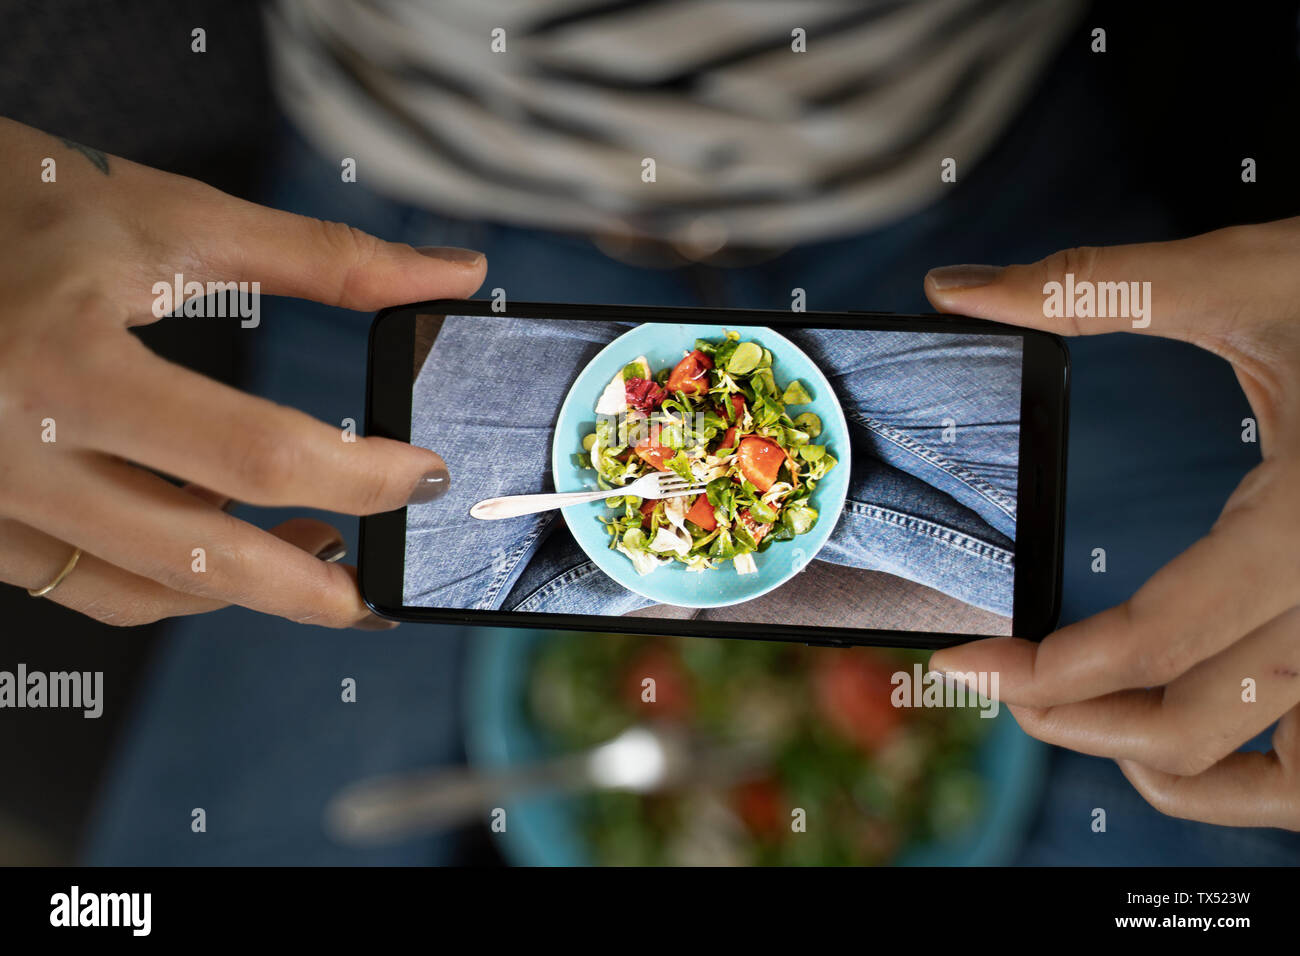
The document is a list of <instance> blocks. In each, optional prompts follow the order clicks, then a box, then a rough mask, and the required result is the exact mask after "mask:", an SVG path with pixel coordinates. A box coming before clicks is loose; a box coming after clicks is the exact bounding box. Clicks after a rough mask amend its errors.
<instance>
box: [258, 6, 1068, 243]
mask: <svg viewBox="0 0 1300 956" xmlns="http://www.w3.org/2000/svg"><path fill="white" fill-rule="evenodd" d="M1079 10H1080V3H1079V2H1078V0H924V2H910V3H905V2H897V0H798V2H781V0H442V2H436V0H428V2H421V0H279V2H278V3H277V4H276V5H275V6H273V7H272V8H271V9H270V13H269V15H268V22H269V32H270V37H271V47H272V65H273V77H274V81H275V84H276V88H277V91H278V92H279V94H280V98H281V101H282V103H283V104H284V106H285V108H286V109H287V110H288V112H289V114H290V116H291V117H292V118H293V119H294V121H295V122H296V123H297V125H298V126H299V127H300V128H301V129H302V131H303V132H304V133H305V134H306V135H307V136H308V138H309V139H311V140H312V141H313V142H314V143H315V145H316V146H317V147H318V148H319V149H321V150H322V151H323V152H324V153H325V154H326V155H330V156H337V157H339V159H340V161H341V160H342V158H344V157H350V158H353V159H355V160H356V162H357V171H358V179H359V180H361V181H363V182H366V183H368V184H370V185H371V186H373V187H375V188H377V189H379V190H381V191H383V192H385V193H387V194H390V195H393V196H396V197H398V198H402V199H405V200H408V201H411V202H413V203H416V204H418V205H421V206H424V207H426V208H430V209H434V210H437V211H440V212H444V213H448V214H452V215H456V216H461V217H466V218H473V219H486V220H490V221H496V222H506V223H513V224H521V225H528V226H539V227H545V228H551V229H559V230H565V231H578V232H583V233H588V234H612V235H624V236H632V237H644V238H651V239H656V240H663V241H667V242H670V243H673V244H675V245H678V246H685V247H689V248H692V249H700V248H704V249H707V248H710V247H711V248H719V247H722V246H724V245H726V246H731V247H742V248H746V247H756V248H775V247H784V246H788V245H791V244H794V243H798V242H803V241H809V240H815V239H824V238H829V237H833V236H837V235H843V234H848V233H852V232H857V231H861V230H863V229H867V228H870V227H873V226H877V225H881V224H884V223H886V222H888V221H890V220H892V219H895V218H898V217H900V216H903V215H905V214H907V213H909V212H911V211H914V210H916V209H918V208H920V207H922V206H924V205H926V204H927V203H929V202H931V201H933V200H935V199H936V198H937V197H938V196H939V195H940V192H941V190H943V189H945V188H951V187H950V186H948V185H946V183H945V182H944V181H943V179H942V178H941V170H942V168H943V165H944V161H945V160H946V159H951V160H953V161H954V163H955V167H956V172H957V174H958V175H959V176H960V175H962V174H964V173H965V172H967V171H969V170H970V169H971V168H972V166H973V164H975V163H976V162H978V160H979V159H980V157H981V156H982V155H983V154H984V153H985V152H986V151H987V150H988V149H989V148H990V147H991V146H992V144H993V143H994V142H995V141H996V139H997V137H998V135H999V134H1000V133H1001V132H1002V131H1003V129H1004V128H1005V127H1006V125H1007V124H1008V122H1009V121H1010V119H1011V117H1012V115H1013V114H1014V112H1015V110H1016V109H1017V108H1018V106H1020V105H1021V103H1022V101H1023V100H1024V99H1025V97H1026V96H1027V94H1028V92H1029V91H1030V90H1031V89H1032V87H1033V85H1034V82H1035V81H1036V79H1037V77H1038V74H1039V73H1040V72H1041V70H1042V69H1043V67H1044V65H1045V63H1046V62H1047V61H1048V59H1049V58H1050V57H1051V56H1052V55H1053V54H1054V53H1055V51H1056V49H1057V47H1058V46H1059V44H1060V42H1061V40H1062V39H1063V37H1064V35H1065V34H1066V32H1067V31H1069V30H1070V29H1071V28H1072V27H1073V25H1074V23H1075V21H1076V19H1077V16H1078V13H1079Z"/></svg>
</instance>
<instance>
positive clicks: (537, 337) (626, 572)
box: [372, 309, 1042, 641]
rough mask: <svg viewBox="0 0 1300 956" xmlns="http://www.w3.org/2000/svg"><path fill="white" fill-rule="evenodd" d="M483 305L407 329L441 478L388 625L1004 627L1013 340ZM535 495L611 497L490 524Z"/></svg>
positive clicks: (416, 318) (999, 335)
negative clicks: (444, 483)
mask: <svg viewBox="0 0 1300 956" xmlns="http://www.w3.org/2000/svg"><path fill="white" fill-rule="evenodd" d="M476 311H479V312H483V313H485V314H473V315H470V314H450V313H447V314H441V313H435V312H429V311H416V312H414V313H412V314H411V316H410V317H409V319H408V321H407V322H406V323H405V324H404V325H403V327H402V328H403V331H402V332H401V333H400V334H402V335H404V336H409V339H410V349H409V352H406V353H405V354H404V355H403V362H404V361H405V358H407V357H409V359H410V364H409V366H405V367H406V368H409V381H408V382H406V383H404V387H405V388H406V389H409V395H408V396H407V397H408V401H409V420H408V427H409V431H408V435H407V436H402V437H407V438H408V439H409V441H410V442H411V443H413V444H415V445H419V446H422V447H426V448H431V449H434V450H436V451H438V453H439V454H440V455H442V457H443V458H444V460H445V461H446V462H447V464H448V468H449V471H450V473H451V483H450V488H449V490H448V492H447V493H446V494H445V495H443V496H442V497H440V498H438V499H437V500H434V501H431V502H428V503H425V504H420V505H413V506H409V507H407V508H406V509H405V511H404V513H403V514H404V517H403V519H402V527H401V544H400V550H401V560H400V562H397V561H392V562H390V563H389V566H390V567H391V568H392V569H393V572H394V573H395V572H396V569H397V568H398V567H399V566H400V604H401V606H402V607H403V608H404V609H431V610H432V609H436V610H440V611H453V612H455V611H462V612H489V613H491V614H494V615H497V616H498V619H499V620H507V619H508V620H509V622H510V623H528V620H529V618H530V617H533V618H537V619H540V616H546V619H547V620H549V621H551V622H554V621H557V620H565V621H569V622H582V621H583V620H585V619H591V620H592V621H595V620H596V619H600V620H603V621H604V622H606V626H608V623H609V621H610V619H617V618H630V619H640V620H636V621H633V620H629V621H627V622H625V624H626V627H627V629H638V628H642V627H644V625H647V624H651V623H653V622H658V623H657V624H656V628H657V629H663V628H665V627H669V626H670V625H667V624H664V623H663V622H678V623H679V625H683V626H687V630H688V631H690V632H693V633H707V632H709V631H710V629H716V630H718V631H719V632H725V633H730V634H732V635H737V634H739V635H740V636H747V635H746V633H745V631H746V629H749V631H750V633H751V634H752V635H753V636H760V634H762V635H766V634H769V633H775V632H776V631H780V632H781V633H782V634H783V635H784V636H787V637H788V636H791V635H792V634H795V633H797V634H798V636H800V637H801V638H803V639H807V640H810V641H815V640H817V638H818V636H819V635H822V634H836V635H840V636H843V634H844V633H845V632H847V631H848V630H854V631H860V630H867V631H892V632H900V631H901V632H908V631H912V632H923V633H928V634H946V635H988V636H992V635H1009V634H1012V633H1013V632H1014V627H1013V624H1014V621H1015V615H1016V607H1017V574H1018V567H1019V564H1018V560H1017V558H1018V541H1019V540H1020V539H1021V534H1022V532H1021V531H1020V530H1019V529H1018V517H1019V514H1020V500H1021V497H1022V495H1021V492H1022V489H1021V487H1020V484H1021V482H1022V480H1023V476H1022V464H1023V463H1022V453H1023V452H1024V448H1023V443H1022V432H1023V431H1024V429H1022V408H1023V406H1024V400H1025V335H1023V334H1019V333H1016V332H1008V331H1006V330H1005V329H1004V328H1000V327H999V328H998V329H997V330H996V331H993V332H976V331H967V330H961V331H956V330H948V329H942V330H935V329H934V328H922V329H918V330H915V331H913V330H910V329H908V328H907V327H906V326H899V327H895V328H856V327H843V326H841V327H833V326H832V325H830V324H829V323H828V324H827V327H818V326H817V324H816V319H815V318H813V319H811V320H810V324H807V325H799V326H796V325H794V324H793V323H791V322H789V321H788V320H787V321H786V324H784V325H781V326H780V327H776V324H775V323H773V322H768V323H765V324H764V323H758V322H754V321H753V320H752V319H753V317H754V316H756V315H757V316H762V315H763V314H762V313H737V314H735V315H734V316H733V315H731V314H729V313H720V312H713V313H707V312H706V313H702V314H700V315H693V316H691V317H690V321H676V320H675V319H676V318H677V316H671V317H670V320H666V321H640V320H639V319H638V318H633V317H629V316H626V315H624V314H622V313H621V311H620V310H617V309H611V310H607V311H605V312H603V313H602V312H601V311H599V310H595V309H579V310H578V314H577V315H574V314H572V313H571V312H566V314H565V315H563V316H560V315H556V316H554V317H552V316H548V315H545V314H537V311H538V310H537V309H530V310H529V312H530V314H527V315H520V314H496V313H492V312H490V311H488V310H485V309H479V310H476ZM386 367H387V368H390V369H392V368H394V366H392V365H389V366H386ZM374 374H375V373H374V370H373V369H372V377H373V375H374ZM372 387H373V386H372ZM401 404H405V403H401ZM395 407H396V406H395ZM1030 471H1031V472H1033V471H1034V469H1032V468H1031V469H1030ZM1037 474H1038V476H1039V477H1038V481H1039V482H1041V474H1042V468H1041V467H1039V468H1038V469H1037ZM646 476H658V477H657V478H651V479H647V477H646ZM647 480H648V481H650V482H651V483H656V482H657V486H656V487H653V488H649V489H647V488H646V487H645V485H646V482H647ZM638 481H640V482H642V484H641V485H640V486H637V489H633V486H634V485H635V484H636V483H637V482H638ZM636 490H641V491H642V492H643V493H642V494H637V493H636ZM552 492H600V493H602V494H604V495H607V496H608V497H605V498H604V499H603V500H597V501H590V502H585V503H581V504H570V505H568V506H566V507H563V508H561V509H553V510H546V511H540V512H537V513H532V514H522V515H519V516H516V517H506V518H496V517H491V515H495V514H498V513H500V512H501V510H502V504H501V503H495V504H492V503H490V502H492V500H493V499H498V498H507V497H510V496H522V495H538V494H544V493H552ZM665 492H666V493H667V496H666V497H659V498H657V497H655V494H656V493H665ZM508 505H509V502H507V503H506V506H508ZM390 588H391V582H390ZM390 593H391V590H390ZM381 609H382V610H385V611H388V612H389V613H391V612H392V608H381ZM465 619H470V618H465Z"/></svg>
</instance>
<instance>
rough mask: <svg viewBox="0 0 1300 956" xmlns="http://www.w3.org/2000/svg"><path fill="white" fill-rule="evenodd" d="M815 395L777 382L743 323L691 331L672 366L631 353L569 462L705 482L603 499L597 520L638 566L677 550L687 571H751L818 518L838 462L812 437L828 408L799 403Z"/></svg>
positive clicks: (617, 482)
mask: <svg viewBox="0 0 1300 956" xmlns="http://www.w3.org/2000/svg"><path fill="white" fill-rule="evenodd" d="M811 401H812V396H810V395H809V394H808V391H807V389H806V388H805V387H804V385H803V384H802V383H801V382H800V381H799V380H798V379H795V380H793V381H790V382H788V383H786V384H785V385H784V386H783V385H781V384H779V383H778V381H777V378H776V372H775V370H774V369H773V362H772V353H771V352H770V351H769V350H768V349H766V348H764V347H763V346H762V345H761V344H760V343H758V342H753V341H741V340H740V335H739V333H737V332H728V333H727V334H726V337H725V338H723V339H722V340H721V341H713V340H709V339H696V340H695V343H694V348H692V349H691V350H690V351H689V352H686V353H685V356H684V357H683V358H682V359H681V361H679V362H678V363H677V364H676V366H674V367H673V368H671V369H668V368H663V369H659V370H658V371H655V370H653V369H651V368H650V363H649V361H648V360H647V359H645V358H644V357H641V358H637V359H635V360H633V361H632V362H630V363H629V364H628V365H627V366H625V367H624V368H623V370H622V371H621V372H619V373H618V374H617V375H615V376H614V378H613V380H612V381H610V383H609V385H608V386H606V388H605V390H604V392H602V393H601V395H600V398H599V400H598V401H597V403H596V409H595V411H596V426H595V430H594V431H593V432H592V433H591V434H588V435H587V436H585V437H584V439H583V443H582V445H583V450H582V451H581V452H579V453H577V454H575V455H574V464H575V465H577V466H578V467H579V468H584V469H592V470H594V471H595V472H596V482H597V485H598V486H599V487H600V488H603V489H607V490H608V489H615V488H619V487H621V486H623V485H628V484H631V483H632V482H634V481H636V480H637V479H638V478H640V477H642V476H644V475H648V474H652V473H654V472H660V471H670V472H673V473H675V474H677V475H679V476H681V477H682V478H683V479H685V480H687V481H691V482H694V483H699V484H703V485H704V486H705V490H704V491H703V492H701V493H700V494H698V495H695V496H686V497H679V498H665V499H660V500H650V499H645V500H642V499H641V498H638V497H636V496H635V495H628V496H625V497H613V498H609V499H607V500H606V502H605V504H606V506H607V507H608V508H612V509H613V514H612V515H610V516H608V517H603V518H600V519H599V520H600V521H602V522H603V523H604V525H605V528H606V531H607V532H608V533H609V535H610V548H612V549H614V550H616V551H618V552H619V553H621V554H623V555H625V556H626V557H627V558H628V559H629V560H630V561H631V562H632V564H633V565H634V566H635V567H636V570H637V572H638V573H640V574H649V573H651V572H653V571H655V570H657V569H658V568H660V567H662V566H664V565H667V564H669V563H671V562H674V561H675V562H680V563H681V564H684V565H685V566H686V568H687V569H688V570H690V571H711V570H716V569H718V568H721V567H722V566H723V565H725V564H726V563H727V562H730V563H731V564H732V566H733V567H734V568H735V570H736V572H737V573H739V574H752V573H754V572H756V571H757V570H758V565H757V563H756V561H755V555H758V554H762V553H763V552H764V551H766V550H767V549H768V548H771V547H779V546H780V545H781V543H782V542H787V541H790V540H792V539H793V538H794V537H796V536H797V535H801V534H805V533H807V532H808V531H810V530H811V529H812V528H813V526H814V525H815V524H816V523H817V509H816V508H814V507H813V505H812V494H813V491H814V490H815V489H816V487H817V482H818V481H819V480H821V479H822V478H824V477H825V476H826V474H827V473H828V472H830V470H831V469H832V468H834V467H835V465H836V459H835V457H834V456H833V455H832V454H831V453H830V449H828V448H827V447H826V446H825V445H822V444H818V443H817V438H818V436H819V435H820V434H821V430H822V423H821V419H820V418H818V417H817V415H815V414H814V413H813V412H811V411H804V412H798V411H797V409H798V407H799V406H801V405H807V404H809V403H810V402H811Z"/></svg>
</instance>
